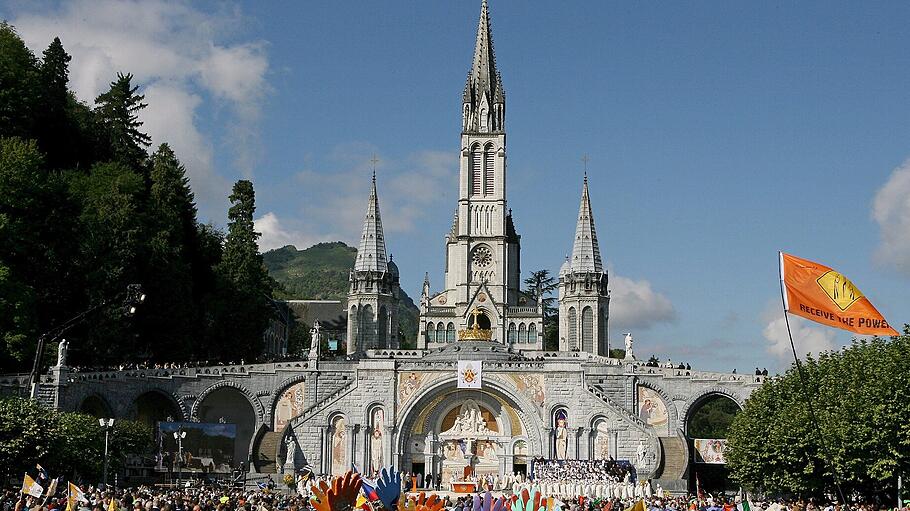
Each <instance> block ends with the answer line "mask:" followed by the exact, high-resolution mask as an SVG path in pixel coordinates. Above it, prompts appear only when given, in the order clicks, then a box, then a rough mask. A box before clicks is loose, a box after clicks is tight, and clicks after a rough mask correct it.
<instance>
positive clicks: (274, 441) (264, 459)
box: [253, 431, 283, 474]
mask: <svg viewBox="0 0 910 511" xmlns="http://www.w3.org/2000/svg"><path fill="white" fill-rule="evenodd" d="M282 436H283V432H281V431H266V432H265V434H264V435H262V438H261V439H260V440H259V445H258V446H257V447H256V452H255V454H254V458H253V467H254V468H255V469H256V472H258V473H260V474H275V473H277V472H278V467H277V465H276V461H277V460H276V456H278V444H279V443H280V442H281V437H282Z"/></svg>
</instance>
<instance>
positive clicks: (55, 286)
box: [0, 138, 78, 368]
mask: <svg viewBox="0 0 910 511" xmlns="http://www.w3.org/2000/svg"><path fill="white" fill-rule="evenodd" d="M75 216H76V213H75V208H74V206H73V204H72V203H71V202H70V201H69V199H68V197H67V195H66V189H65V184H64V182H63V180H62V178H61V176H59V175H57V174H54V173H51V172H48V171H47V170H46V169H45V163H44V157H43V155H42V154H41V153H40V152H39V150H38V147H37V144H36V143H35V141H34V140H30V141H26V140H22V139H18V138H9V139H0V217H2V220H0V246H3V247H4V250H3V251H2V252H0V266H4V267H6V268H7V269H8V271H9V275H8V277H7V278H6V279H5V282H4V283H3V285H4V286H5V287H6V288H7V292H8V293H9V294H5V296H4V300H5V301H7V305H8V307H4V308H3V310H0V337H2V338H3V339H4V345H5V347H6V349H5V350H0V352H2V351H5V352H6V355H7V356H6V357H4V358H3V359H2V360H0V367H5V368H11V367H13V365H14V364H16V363H21V362H23V361H25V360H26V359H28V358H30V357H31V356H32V354H33V353H34V342H35V341H34V340H35V338H37V334H38V331H39V330H40V327H42V326H48V325H50V324H53V323H56V322H59V321H60V320H61V318H62V317H65V316H66V315H67V313H68V312H69V311H70V307H71V305H69V303H70V302H71V301H72V296H73V295H74V294H75V293H77V290H78V286H72V285H71V284H70V285H68V283H66V282H64V281H62V280H61V279H60V275H65V274H68V273H71V272H72V268H73V261H72V254H71V252H72V248H71V243H72V239H73V234H74V232H73V231H74V229H75V225H74V217H75ZM38 304H40V306H39V305H38Z"/></svg>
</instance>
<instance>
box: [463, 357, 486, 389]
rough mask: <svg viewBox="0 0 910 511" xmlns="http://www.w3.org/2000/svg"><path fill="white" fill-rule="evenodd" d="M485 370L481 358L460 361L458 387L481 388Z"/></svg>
mask: <svg viewBox="0 0 910 511" xmlns="http://www.w3.org/2000/svg"><path fill="white" fill-rule="evenodd" d="M482 372H483V362H481V361H480V360H459V361H458V388H459V389H479V388H480V379H481V375H482Z"/></svg>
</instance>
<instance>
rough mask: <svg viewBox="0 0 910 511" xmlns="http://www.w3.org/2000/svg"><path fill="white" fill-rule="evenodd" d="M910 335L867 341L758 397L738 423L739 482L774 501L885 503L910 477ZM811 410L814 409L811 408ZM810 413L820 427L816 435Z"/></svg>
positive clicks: (735, 465)
mask: <svg viewBox="0 0 910 511" xmlns="http://www.w3.org/2000/svg"><path fill="white" fill-rule="evenodd" d="M908 353H910V327H905V330H904V334H903V335H902V336H900V337H893V338H891V339H890V340H888V339H880V338H875V339H872V340H858V341H854V343H853V344H852V345H851V346H850V347H848V348H846V349H845V350H843V351H839V352H830V353H825V354H823V355H821V356H820V357H818V358H817V359H815V358H809V359H808V360H807V361H806V362H804V363H803V369H804V371H803V373H804V376H805V384H804V383H803V382H802V381H801V379H800V376H799V374H798V372H797V370H796V368H791V369H790V370H789V371H787V372H786V374H784V375H782V376H780V377H777V378H772V379H770V380H768V381H767V382H766V383H764V384H763V385H762V386H761V387H760V388H759V389H756V390H755V391H754V392H753V393H752V394H751V396H750V397H749V399H748V400H747V401H746V406H745V409H744V410H743V411H742V412H741V413H739V414H738V415H737V416H736V418H735V419H734V420H733V424H732V427H731V429H730V435H729V437H728V440H729V446H728V448H727V451H726V455H727V460H728V463H729V467H730V474H731V476H732V477H733V478H734V479H735V480H737V481H739V482H740V483H741V484H742V485H743V486H744V487H746V488H750V489H754V490H761V491H764V492H766V493H774V494H796V495H803V496H810V495H815V496H820V495H822V494H824V493H828V494H833V493H834V482H835V476H837V478H839V479H840V481H841V485H842V487H843V489H844V492H845V493H846V494H848V495H849V494H850V493H853V492H858V493H860V494H863V495H875V494H879V495H881V494H884V493H886V492H892V494H893V491H894V489H895V486H896V482H897V476H898V475H900V474H904V475H906V474H907V473H910V427H908V426H907V424H908V422H907V417H910V357H908V356H907V354H908ZM810 403H811V405H810ZM810 406H812V407H814V409H815V412H816V413H815V415H816V417H817V421H818V427H817V428H816V426H815V424H814V421H813V418H812V414H811V412H810Z"/></svg>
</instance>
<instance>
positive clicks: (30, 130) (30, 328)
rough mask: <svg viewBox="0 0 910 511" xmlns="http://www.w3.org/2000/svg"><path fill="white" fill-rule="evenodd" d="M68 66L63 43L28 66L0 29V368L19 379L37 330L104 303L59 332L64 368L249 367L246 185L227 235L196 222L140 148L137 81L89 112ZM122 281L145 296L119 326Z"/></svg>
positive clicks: (182, 181)
mask: <svg viewBox="0 0 910 511" xmlns="http://www.w3.org/2000/svg"><path fill="white" fill-rule="evenodd" d="M71 64H74V63H73V62H72V57H71V56H70V55H69V54H67V52H66V50H65V48H64V45H63V42H62V41H61V40H60V39H59V38H54V40H53V41H51V42H50V44H49V45H48V47H47V49H46V50H44V52H43V53H42V55H41V57H40V58H38V57H36V56H35V55H34V54H33V53H32V52H31V51H30V50H29V49H28V47H26V46H25V44H24V43H23V41H22V39H21V38H20V37H19V35H18V34H17V33H16V31H15V30H14V29H13V27H12V26H10V25H8V24H6V23H0V245H2V246H3V247H4V250H3V251H0V371H15V372H24V371H26V370H27V369H28V367H29V366H30V365H31V364H30V362H31V359H32V357H34V353H35V345H36V340H37V338H38V336H39V335H40V334H41V333H43V332H47V331H49V330H50V329H51V328H53V327H54V326H55V325H58V324H60V323H62V322H63V321H65V320H66V319H68V318H71V317H73V316H75V315H76V314H78V313H80V312H82V311H84V310H87V309H89V308H90V307H92V306H94V305H96V304H99V303H101V302H103V301H104V302H109V303H111V306H110V307H107V308H105V309H103V310H100V311H99V312H98V313H96V314H95V315H94V316H93V317H92V318H91V320H90V321H86V322H84V323H83V324H80V325H79V326H78V327H76V328H73V329H72V330H71V331H69V332H67V335H66V337H67V339H68V340H69V341H70V357H69V362H70V363H71V364H73V365H114V364H120V363H126V362H139V361H142V362H145V361H149V362H157V361H160V362H169V361H174V360H178V359H180V360H188V361H193V360H199V361H210V362H218V361H231V360H235V359H239V358H240V357H245V358H246V359H247V360H254V359H256V357H258V356H259V355H260V354H261V350H262V348H263V346H262V343H261V335H262V332H263V330H264V329H265V325H266V324H267V322H268V319H269V317H270V316H271V315H272V314H273V312H272V310H271V309H270V308H269V307H268V305H267V303H268V302H267V300H268V296H269V295H270V294H271V292H272V286H271V279H269V278H268V276H267V274H266V271H265V269H264V268H263V263H262V257H261V255H260V254H259V252H258V248H257V244H256V240H257V237H258V234H256V233H255V231H254V229H253V219H252V214H253V211H254V208H255V204H254V192H253V184H252V183H251V182H249V181H240V182H238V184H237V185H236V186H235V189H234V193H233V194H232V196H231V200H232V203H233V206H232V208H231V211H230V217H231V223H230V225H229V229H230V232H229V233H228V235H227V236H225V234H224V233H222V232H221V231H220V230H219V229H217V228H216V227H213V226H211V225H202V224H200V223H199V222H198V220H197V217H196V205H195V198H194V194H193V192H192V190H191V188H190V181H189V178H188V176H187V174H186V169H185V168H184V167H183V165H182V164H181V163H180V160H179V159H178V156H177V155H176V154H175V153H174V151H173V150H172V149H171V148H170V146H169V145H168V144H166V143H165V144H161V145H159V146H158V147H157V148H155V150H154V152H153V153H152V154H151V155H150V154H148V152H147V148H148V147H149V146H150V143H151V138H150V137H149V135H148V134H147V133H145V132H144V131H143V127H142V122H141V121H140V119H139V113H140V112H141V111H142V110H143V109H145V108H155V105H148V104H147V103H146V102H145V98H144V96H143V95H142V94H141V91H140V89H141V85H140V84H137V83H134V80H133V76H132V75H131V74H129V73H118V74H117V76H116V77H115V78H114V80H113V81H112V82H111V83H110V86H109V88H108V90H107V91H105V92H103V93H102V94H100V95H98V97H97V98H96V100H95V104H94V105H93V106H89V105H87V104H85V103H82V102H79V101H78V100H76V98H75V96H74V94H73V93H72V92H71V91H70V90H69V89H68V84H69V66H70V65H71ZM76 64H77V63H76ZM132 283H138V284H142V285H143V286H144V288H145V292H146V295H147V297H148V299H147V301H146V303H145V304H144V306H143V307H141V308H140V309H139V311H138V314H137V315H136V316H135V317H133V318H129V319H127V318H125V317H124V315H123V314H122V308H121V307H119V306H118V305H119V303H118V301H121V300H122V299H123V298H124V297H123V295H124V290H125V289H126V286H127V285H128V284H132ZM231 344H233V345H235V346H240V347H242V348H243V349H242V350H239V351H232V350H229V349H224V346H226V345H231ZM224 357H231V358H230V359H224ZM52 358H53V350H52V349H50V350H47V351H46V360H45V362H50V361H51V360H52Z"/></svg>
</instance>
